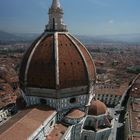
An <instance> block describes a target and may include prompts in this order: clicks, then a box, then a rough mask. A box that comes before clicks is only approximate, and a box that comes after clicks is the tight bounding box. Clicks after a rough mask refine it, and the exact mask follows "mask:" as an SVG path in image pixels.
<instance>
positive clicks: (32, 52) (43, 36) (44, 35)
mask: <svg viewBox="0 0 140 140" xmlns="http://www.w3.org/2000/svg"><path fill="white" fill-rule="evenodd" d="M46 36H47V33H44V34H43V35H42V37H41V38H40V39H39V40H38V41H37V43H36V44H35V46H34V48H33V49H32V51H31V53H30V55H29V57H28V61H27V64H26V69H25V77H24V81H25V85H27V75H28V70H29V66H30V63H31V59H32V57H33V55H34V52H35V50H36V48H37V47H38V45H39V44H40V42H41V41H42V40H43V39H44V38H45V37H46Z"/></svg>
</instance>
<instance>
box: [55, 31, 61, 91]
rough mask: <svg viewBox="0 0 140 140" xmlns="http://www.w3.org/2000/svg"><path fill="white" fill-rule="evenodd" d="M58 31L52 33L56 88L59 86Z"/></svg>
mask: <svg viewBox="0 0 140 140" xmlns="http://www.w3.org/2000/svg"><path fill="white" fill-rule="evenodd" d="M58 51H59V50H58V32H55V33H54V52H55V75H56V89H57V88H59V85H60V82H59V57H58V55H59V52H58Z"/></svg>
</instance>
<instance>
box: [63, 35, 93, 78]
mask: <svg viewBox="0 0 140 140" xmlns="http://www.w3.org/2000/svg"><path fill="white" fill-rule="evenodd" d="M66 36H67V37H68V38H69V39H70V40H71V41H72V43H73V44H74V45H75V47H76V49H77V50H78V52H79V54H80V55H81V57H82V59H83V61H84V64H85V66H86V71H87V75H88V80H90V75H89V70H88V65H87V62H86V60H85V58H84V55H83V53H82V52H81V50H80V49H79V47H78V46H77V44H76V43H75V42H74V40H73V38H72V37H71V36H70V35H69V34H66Z"/></svg>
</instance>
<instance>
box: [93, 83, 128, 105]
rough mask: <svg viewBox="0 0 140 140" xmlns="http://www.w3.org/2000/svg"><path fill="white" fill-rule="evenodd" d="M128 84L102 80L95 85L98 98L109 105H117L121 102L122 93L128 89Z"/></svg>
mask: <svg viewBox="0 0 140 140" xmlns="http://www.w3.org/2000/svg"><path fill="white" fill-rule="evenodd" d="M127 87H128V86H127V84H123V85H121V86H120V85H116V84H113V83H112V82H104V83H102V82H100V83H96V85H95V97H96V99H98V100H100V101H102V102H104V103H105V104H106V105H107V106H108V107H115V106H116V105H118V104H119V102H120V100H121V98H122V95H123V94H124V93H125V92H126V90H127Z"/></svg>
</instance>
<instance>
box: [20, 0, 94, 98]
mask: <svg viewBox="0 0 140 140" xmlns="http://www.w3.org/2000/svg"><path fill="white" fill-rule="evenodd" d="M19 79H20V87H21V89H22V91H23V92H24V93H25V94H26V95H27V96H38V97H50V98H62V97H68V96H75V95H82V94H87V93H89V91H90V88H91V85H92V84H93V83H94V82H95V79H96V74H95V66H94V63H93V60H92V57H91V55H90V54H89V52H88V51H87V49H86V47H85V46H84V45H83V44H82V43H81V42H80V41H79V40H78V39H76V38H75V37H74V36H72V35H71V34H70V33H69V32H68V30H67V27H66V25H65V24H64V22H63V9H62V8H61V6H60V3H59V1H58V0H53V3H52V6H51V8H50V9H49V23H48V25H47V26H46V29H45V31H44V33H43V34H42V35H40V37H38V38H37V39H36V40H35V41H34V42H33V44H32V45H31V46H30V48H29V49H28V50H27V52H26V53H25V55H24V58H23V60H22V63H21V67H20V74H19Z"/></svg>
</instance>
